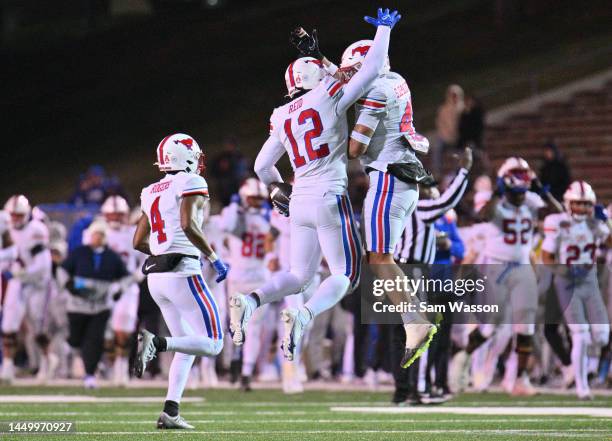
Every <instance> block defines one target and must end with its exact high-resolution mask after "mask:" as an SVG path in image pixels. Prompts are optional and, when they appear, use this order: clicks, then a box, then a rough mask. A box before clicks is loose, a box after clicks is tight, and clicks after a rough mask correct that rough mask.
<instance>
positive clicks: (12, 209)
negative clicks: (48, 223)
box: [4, 194, 32, 230]
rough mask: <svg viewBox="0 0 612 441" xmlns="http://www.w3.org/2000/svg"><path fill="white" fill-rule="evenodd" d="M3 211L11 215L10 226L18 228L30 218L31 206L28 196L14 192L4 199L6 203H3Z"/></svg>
mask: <svg viewBox="0 0 612 441" xmlns="http://www.w3.org/2000/svg"><path fill="white" fill-rule="evenodd" d="M4 211H6V212H7V213H8V214H9V215H10V216H11V226H12V227H13V228H16V229H18V230H20V229H22V228H23V227H24V226H25V225H26V224H27V223H28V221H29V220H30V215H31V214H32V206H31V205H30V201H28V198H26V197H25V196H24V195H22V194H16V195H13V196H11V197H10V198H9V199H8V201H6V204H4Z"/></svg>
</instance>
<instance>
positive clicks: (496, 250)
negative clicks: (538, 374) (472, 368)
mask: <svg viewBox="0 0 612 441" xmlns="http://www.w3.org/2000/svg"><path fill="white" fill-rule="evenodd" d="M530 188H533V189H536V190H538V191H539V193H540V194H541V195H542V196H543V197H545V198H546V199H547V200H548V202H549V203H550V204H551V205H553V206H554V207H555V208H556V209H557V210H562V208H561V206H560V205H559V203H558V202H557V201H556V200H555V199H554V198H553V197H552V196H551V195H550V193H549V192H548V191H547V190H546V189H545V188H542V186H541V184H540V183H539V181H538V180H537V178H536V177H535V173H534V172H533V171H532V170H531V169H530V168H529V164H527V161H525V160H524V159H522V158H517V157H511V158H508V159H507V160H506V161H505V162H504V163H503V164H502V166H501V167H500V169H499V171H498V172H497V190H496V192H495V193H494V194H493V196H492V197H491V199H490V200H489V201H488V202H487V203H486V204H485V206H484V207H483V208H482V209H481V210H480V212H479V215H480V217H481V218H482V219H484V220H486V221H489V222H490V225H491V228H490V229H489V233H488V234H487V237H486V240H485V246H484V251H483V257H482V260H481V261H480V263H485V264H488V265H486V267H485V273H486V274H485V275H486V283H487V288H486V293H487V297H488V298H489V299H492V298H494V300H493V302H495V303H496V304H498V305H508V307H502V309H503V312H504V314H506V316H504V317H503V318H500V319H499V320H500V321H504V322H505V323H511V324H512V326H513V332H514V334H515V335H516V339H515V343H514V344H515V352H516V354H515V355H513V356H516V357H517V359H518V363H517V364H514V363H510V364H509V365H511V366H517V372H516V376H515V378H516V380H515V379H514V378H513V377H512V376H511V375H510V373H509V372H507V373H506V379H508V380H509V381H507V382H506V383H505V386H506V389H507V390H508V391H510V392H512V394H513V395H533V394H535V393H536V392H535V389H534V388H533V386H532V385H531V383H530V381H529V377H528V375H527V362H528V359H529V355H530V354H531V352H532V351H533V335H534V333H535V319H536V310H537V306H538V288H537V281H536V276H535V272H534V270H533V267H532V266H531V265H530V251H531V249H532V248H533V244H532V238H533V229H534V226H535V225H536V223H537V221H538V214H539V211H540V209H541V208H543V207H544V206H545V205H546V203H545V202H544V200H543V199H542V197H540V196H539V195H538V194H536V193H534V192H531V191H529V189H530ZM488 301H489V300H488ZM487 319H488V320H487V321H488V322H489V323H488V324H484V325H481V326H480V327H479V328H478V329H477V330H475V331H474V332H473V333H472V334H471V335H470V345H469V348H470V349H469V350H470V351H472V352H473V350H474V349H475V348H476V347H477V345H479V344H481V343H482V342H484V340H485V339H486V338H488V337H490V336H491V335H492V334H493V331H494V329H495V325H493V324H491V317H490V316H488V317H487ZM502 346H503V347H502ZM505 346H506V345H505V344H504V345H499V346H498V347H497V346H496V347H494V348H491V349H490V351H491V352H492V354H489V355H490V356H491V357H493V359H497V357H498V356H499V355H500V354H501V352H502V351H503V350H504V349H505Z"/></svg>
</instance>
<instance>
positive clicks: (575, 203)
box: [566, 200, 594, 222]
mask: <svg viewBox="0 0 612 441" xmlns="http://www.w3.org/2000/svg"><path fill="white" fill-rule="evenodd" d="M566 205H567V207H566V208H567V211H569V213H570V214H571V216H572V218H573V219H574V220H576V221H578V222H582V221H585V220H587V219H589V218H590V217H592V216H593V211H594V208H593V207H594V206H593V202H591V201H589V200H572V201H568V202H567V204H566Z"/></svg>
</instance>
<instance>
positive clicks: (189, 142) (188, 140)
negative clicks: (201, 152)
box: [174, 138, 193, 150]
mask: <svg viewBox="0 0 612 441" xmlns="http://www.w3.org/2000/svg"><path fill="white" fill-rule="evenodd" d="M179 142H180V143H181V144H183V145H184V146H185V147H187V149H188V150H191V146H192V145H193V139H191V138H185V139H177V140H176V141H174V143H175V144H178V143H179Z"/></svg>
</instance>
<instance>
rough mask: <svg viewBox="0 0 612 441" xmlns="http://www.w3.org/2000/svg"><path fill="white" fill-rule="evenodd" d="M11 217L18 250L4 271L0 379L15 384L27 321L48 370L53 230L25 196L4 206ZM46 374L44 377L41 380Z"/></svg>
mask: <svg viewBox="0 0 612 441" xmlns="http://www.w3.org/2000/svg"><path fill="white" fill-rule="evenodd" d="M4 210H5V211H6V212H8V213H9V215H10V229H9V232H10V235H11V240H12V241H13V243H14V244H15V247H16V250H17V260H16V261H14V262H13V264H12V265H11V268H10V270H7V271H4V273H3V278H4V279H6V280H8V283H7V287H6V295H5V299H4V308H3V317H2V336H3V338H2V343H3V349H4V350H3V355H4V358H3V361H2V372H1V374H0V378H1V379H2V380H3V381H4V382H6V383H9V384H10V383H11V382H12V381H13V379H14V377H15V367H14V361H13V360H14V356H15V350H16V347H17V333H18V331H19V329H20V328H21V325H22V322H23V320H24V319H25V320H26V322H27V324H28V329H29V332H31V333H32V335H33V336H34V338H35V341H36V344H37V347H38V349H39V350H40V364H39V369H40V370H42V371H43V373H45V372H46V371H47V369H48V366H49V362H48V351H49V342H50V339H49V336H48V335H47V328H46V324H47V321H46V314H47V307H48V303H49V295H50V289H49V288H50V284H51V269H52V262H51V252H50V251H49V248H48V246H49V230H48V229H47V226H46V225H45V224H44V223H42V222H41V221H39V220H35V219H32V218H31V214H32V207H31V205H30V202H29V201H28V199H27V198H26V197H25V196H23V195H14V196H11V197H10V198H9V200H8V201H7V202H6V204H5V205H4ZM45 376H46V374H44V375H41V378H43V377H45Z"/></svg>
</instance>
